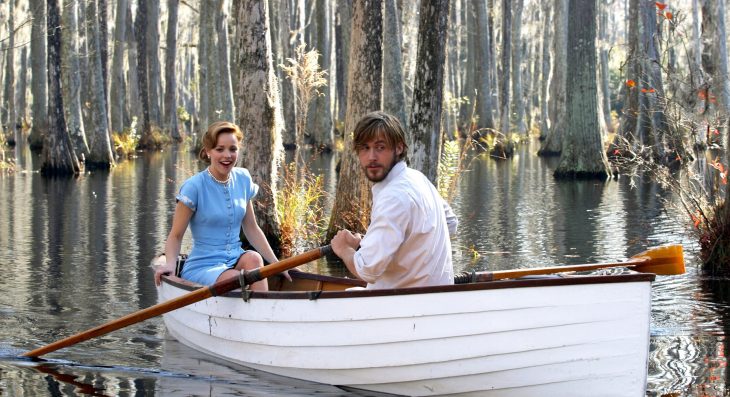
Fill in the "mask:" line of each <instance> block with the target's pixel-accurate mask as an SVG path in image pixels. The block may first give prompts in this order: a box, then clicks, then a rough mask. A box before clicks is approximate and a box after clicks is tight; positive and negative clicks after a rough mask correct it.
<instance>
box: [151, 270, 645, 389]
mask: <svg viewBox="0 0 730 397" xmlns="http://www.w3.org/2000/svg"><path fill="white" fill-rule="evenodd" d="M290 274H291V275H292V277H293V278H294V281H293V282H291V283H290V282H287V281H282V280H283V279H282V278H281V277H275V278H270V279H269V283H270V287H271V289H272V291H270V292H267V293H258V292H254V293H249V294H246V295H244V296H242V294H241V293H240V292H229V293H226V294H224V295H221V296H214V297H211V298H208V299H205V300H202V301H199V302H196V303H193V304H190V305H188V306H185V307H182V308H180V309H177V310H174V311H171V312H168V313H166V314H164V322H165V325H166V326H167V329H168V331H169V333H170V334H171V335H172V336H173V337H174V338H176V339H177V340H179V341H180V342H181V343H183V344H185V345H187V346H190V347H192V348H194V349H196V350H199V351H202V352H205V353H207V354H210V355H212V356H216V357H219V358H222V359H225V360H227V361H231V362H234V363H237V364H240V365H244V366H246V367H250V368H254V369H258V370H262V371H266V372H270V373H274V374H278V375H283V376H287V377H292V378H297V379H304V380H308V381H314V382H320V383H325V384H330V385H336V386H339V387H342V388H344V389H359V390H367V391H373V392H382V393H390V394H396V395H408V396H430V395H466V396H468V395H474V396H476V395H478V396H644V395H645V387H646V376H647V358H648V357H647V356H648V349H649V322H650V304H651V282H652V281H653V280H654V275H653V274H643V273H624V274H615V275H578V276H567V277H560V276H547V277H543V278H523V279H517V280H503V281H490V282H472V283H465V284H456V285H452V286H441V287H426V288H408V289H400V290H349V291H346V289H347V288H350V287H354V286H358V285H361V284H359V282H358V281H355V280H350V279H342V278H335V277H328V276H321V275H314V274H309V273H303V272H290ZM199 287H200V286H199V285H197V284H193V283H190V282H188V281H185V280H182V279H180V278H178V277H167V278H165V279H164V282H163V284H162V286H161V287H160V288H159V289H158V298H159V301H160V302H165V301H169V300H171V299H175V298H179V297H181V296H183V295H185V294H188V293H190V292H191V291H194V290H195V289H196V288H199ZM243 298H246V299H243Z"/></svg>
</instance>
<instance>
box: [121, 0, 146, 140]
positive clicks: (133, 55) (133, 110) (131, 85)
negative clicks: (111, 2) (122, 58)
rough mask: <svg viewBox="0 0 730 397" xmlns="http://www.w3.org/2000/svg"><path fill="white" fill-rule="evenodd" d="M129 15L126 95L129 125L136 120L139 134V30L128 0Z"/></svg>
mask: <svg viewBox="0 0 730 397" xmlns="http://www.w3.org/2000/svg"><path fill="white" fill-rule="evenodd" d="M126 14H127V17H126V18H125V19H126V22H127V25H126V28H125V29H124V30H125V31H126V32H127V34H126V37H125V38H126V43H127V64H128V65H129V67H128V68H127V71H126V73H127V95H126V102H127V108H128V109H129V114H130V119H129V125H130V127H131V125H132V122H133V120H134V124H135V130H136V131H137V134H139V131H140V128H141V127H140V125H141V123H143V120H142V119H143V118H144V117H143V113H144V112H143V111H142V101H141V100H140V98H141V94H140V90H139V80H138V79H137V77H138V76H139V74H138V71H137V69H138V68H137V65H139V57H138V56H137V53H138V50H137V47H138V46H137V30H136V28H135V26H134V18H132V5H131V3H130V2H129V1H128V0H127V13H126Z"/></svg>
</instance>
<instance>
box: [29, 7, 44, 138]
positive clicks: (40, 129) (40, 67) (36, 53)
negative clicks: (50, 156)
mask: <svg viewBox="0 0 730 397" xmlns="http://www.w3.org/2000/svg"><path fill="white" fill-rule="evenodd" d="M30 12H31V13H32V17H33V22H32V25H31V32H30V69H31V75H32V80H31V85H30V91H31V94H32V95H33V103H32V104H31V113H32V114H33V128H32V129H31V130H30V135H29V136H28V142H29V146H30V149H31V150H34V151H37V150H40V149H41V148H42V147H43V141H44V138H43V136H44V135H45V134H46V132H47V131H48V75H47V72H46V71H47V68H48V67H47V62H48V57H47V51H46V48H47V47H46V46H47V44H48V41H47V38H46V35H45V29H46V2H45V1H43V0H30Z"/></svg>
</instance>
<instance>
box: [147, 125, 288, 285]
mask: <svg viewBox="0 0 730 397" xmlns="http://www.w3.org/2000/svg"><path fill="white" fill-rule="evenodd" d="M242 139H243V133H242V132H241V130H240V128H238V126H237V125H235V124H233V123H229V122H226V121H219V122H216V123H213V124H211V125H210V127H208V131H206V133H205V135H204V136H203V148H202V149H201V150H200V153H199V154H198V157H199V158H200V159H201V160H203V161H204V162H206V163H208V167H207V168H206V169H205V170H203V171H201V172H199V173H197V174H195V175H193V176H192V177H190V178H188V179H187V180H186V181H185V182H184V183H183V184H182V186H181V187H180V192H179V193H178V195H177V196H176V197H175V199H176V201H177V204H176V206H175V214H174V216H173V218H172V228H171V229H170V234H169V236H168V237H167V241H166V242H165V256H164V258H165V264H164V265H162V266H159V267H158V268H157V269H155V284H156V285H158V286H159V285H160V278H161V276H162V275H163V274H171V273H172V272H173V271H174V270H175V264H176V263H175V262H176V259H177V257H178V255H179V254H180V246H181V243H182V238H183V236H184V235H185V231H186V230H187V228H188V225H190V231H191V233H192V237H193V249H192V251H191V252H190V255H189V256H188V258H187V260H186V261H185V266H184V267H183V270H182V274H181V277H183V278H184V279H187V280H190V281H193V282H196V283H199V284H203V285H211V284H214V283H215V282H218V281H221V280H223V279H226V278H229V277H237V276H238V274H239V273H240V271H241V270H255V269H257V268H259V267H261V266H263V258H266V260H267V261H268V262H271V263H273V262H276V261H277V260H278V259H277V258H276V255H274V252H273V251H272V249H271V246H270V245H269V243H268V241H267V240H266V237H265V236H264V233H263V232H262V231H261V228H259V226H258V224H257V223H256V216H255V214H254V212H253V205H252V204H251V200H252V199H253V197H254V196H255V195H256V193H257V192H258V189H259V187H258V185H256V184H255V183H254V182H253V181H252V180H251V174H249V172H248V170H247V169H245V168H241V167H236V166H235V165H236V162H237V160H238V152H239V145H240V143H241V140H242ZM240 226H243V233H244V234H245V235H246V238H247V239H248V241H249V242H250V243H251V245H252V246H253V247H254V248H255V249H256V250H257V251H258V252H256V251H245V250H243V248H241V239H240V237H239V227H240ZM262 255H263V258H262ZM286 276H288V274H287V275H286ZM251 289H252V290H254V291H267V290H268V283H267V281H266V280H262V281H259V282H256V283H254V284H252V285H251Z"/></svg>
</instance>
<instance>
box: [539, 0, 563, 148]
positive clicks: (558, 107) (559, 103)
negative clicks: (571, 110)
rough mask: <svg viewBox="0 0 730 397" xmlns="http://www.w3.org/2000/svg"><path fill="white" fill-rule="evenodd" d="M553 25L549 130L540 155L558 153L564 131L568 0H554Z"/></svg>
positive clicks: (561, 146)
mask: <svg viewBox="0 0 730 397" xmlns="http://www.w3.org/2000/svg"><path fill="white" fill-rule="evenodd" d="M554 11H555V14H554V17H553V26H554V27H555V31H554V36H553V48H554V49H553V54H555V56H554V58H553V68H552V73H551V76H552V78H551V79H550V100H551V102H550V104H551V105H552V106H550V109H549V111H550V113H549V116H550V132H549V133H548V135H547V137H546V138H545V140H544V141H543V142H542V145H541V146H540V150H539V151H538V152H537V154H538V155H540V156H555V155H559V154H560V151H561V150H562V148H563V135H564V131H565V128H566V127H565V122H566V121H565V117H566V115H565V106H566V105H565V95H566V83H567V76H566V68H567V62H568V44H567V43H568V0H555V8H554Z"/></svg>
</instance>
